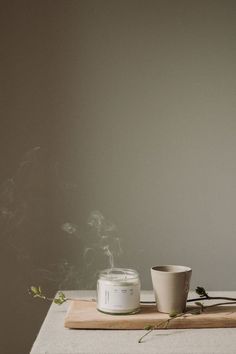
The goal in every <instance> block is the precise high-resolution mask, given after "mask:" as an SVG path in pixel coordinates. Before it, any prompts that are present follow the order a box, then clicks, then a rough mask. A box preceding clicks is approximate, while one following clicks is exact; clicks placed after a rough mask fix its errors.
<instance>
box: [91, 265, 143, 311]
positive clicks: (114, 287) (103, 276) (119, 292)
mask: <svg viewBox="0 0 236 354" xmlns="http://www.w3.org/2000/svg"><path fill="white" fill-rule="evenodd" d="M97 309H98V310H99V311H101V312H105V313H109V314H119V315H121V314H132V313H136V312H138V311H139V309H140V279H139V275H138V273H137V272H136V271H135V270H133V269H125V268H111V269H105V270H103V271H101V272H100V273H99V278H98V281H97Z"/></svg>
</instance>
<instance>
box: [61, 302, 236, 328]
mask: <svg viewBox="0 0 236 354" xmlns="http://www.w3.org/2000/svg"><path fill="white" fill-rule="evenodd" d="M168 318H169V316H168V315H167V314H163V313H160V312H157V311H156V307H155V306H153V305H143V306H141V310H140V312H139V313H137V314H134V315H108V314H104V313H101V312H99V311H98V310H97V309H96V303H95V302H84V301H79V300H76V301H71V303H70V304H69V308H68V311H67V314H66V317H65V322H64V325H65V327H67V328H78V329H144V327H145V326H147V325H157V324H158V323H161V322H162V321H164V320H167V319H168ZM230 327H231V328H233V327H236V306H221V307H218V308H216V307H214V308H209V309H207V310H206V311H205V312H204V313H202V314H200V315H191V314H189V315H186V317H182V318H176V319H174V320H172V321H171V322H170V324H169V327H168V328H175V329H179V328H230Z"/></svg>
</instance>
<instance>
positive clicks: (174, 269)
mask: <svg viewBox="0 0 236 354" xmlns="http://www.w3.org/2000/svg"><path fill="white" fill-rule="evenodd" d="M191 275H192V269H191V268H189V267H185V266H179V265H160V266H155V267H152V268H151V276H152V284H153V290H154V295H155V299H156V304H157V310H158V311H159V312H164V313H171V312H177V313H182V312H184V311H185V308H186V301H187V297H188V292H189V284H190V278H191Z"/></svg>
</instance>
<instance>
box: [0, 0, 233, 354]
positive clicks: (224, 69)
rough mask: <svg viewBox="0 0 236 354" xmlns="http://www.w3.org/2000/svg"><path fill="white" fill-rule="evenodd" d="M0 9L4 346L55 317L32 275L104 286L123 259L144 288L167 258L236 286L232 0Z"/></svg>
mask: <svg viewBox="0 0 236 354" xmlns="http://www.w3.org/2000/svg"><path fill="white" fill-rule="evenodd" d="M0 14H1V15H0V16H1V21H0V23H1V32H0V33H1V56H0V60H1V84H0V89H1V113H0V114H1V129H0V182H1V186H0V227H1V228H0V242H1V247H0V252H1V254H0V265H1V267H0V269H1V271H0V273H1V274H0V275H1V297H2V302H1V304H2V305H3V304H4V306H2V309H1V324H2V327H3V329H4V330H5V331H6V332H7V335H5V336H4V338H3V340H2V342H1V344H0V351H1V353H4V354H8V353H27V352H29V348H30V346H31V344H32V342H33V339H34V337H35V335H36V333H37V330H38V328H39V326H40V324H41V322H42V319H43V317H44V316H45V313H46V310H47V305H46V304H42V303H40V302H36V301H33V300H32V299H31V298H30V297H28V295H27V292H26V289H27V287H28V286H29V285H31V284H36V285H37V284H41V285H42V286H43V287H44V289H46V290H47V292H48V293H49V294H50V295H52V294H54V293H55V291H56V290H57V289H58V288H64V289H69V288H70V289H72V288H79V289H82V288H94V287H95V279H96V275H97V271H98V270H100V269H102V268H105V267H107V266H108V265H109V264H111V263H112V261H114V264H115V266H116V265H117V266H127V267H134V268H136V269H137V270H138V271H139V272H140V275H141V280H142V284H143V288H145V289H148V288H151V281H150V274H149V268H150V266H151V265H155V264H166V263H167V264H183V265H188V266H191V267H192V268H193V277H192V288H194V286H196V285H204V286H206V287H207V288H208V289H215V290H221V289H222V290H232V289H235V288H236V279H235V246H236V241H235V236H236V217H235V212H236V161H235V153H236V118H235V112H236V101H235V96H236V71H235V62H236V21H235V18H236V2H235V1H229V0H228V1H223V0H222V1H209V0H204V1H199V0H198V1H190V0H186V1H184V0H172V1H168V0H165V1H164V0H163V1H160V0H156V1H148V0H145V1H144V0H143V1H138V0H137V1H130V0H126V1H122V0H121V1H120V0H119V1H118V0H116V1H113V0H111V1H108V0H96V1H95V0H94V1H89V0H88V1H85V0H84V1H80V0H77V1H75V0H52V1H49V0H48V1H45V0H38V1H36V0H34V1H11V0H10V1H9V0H5V1H1V11H0ZM5 304H6V306H5ZM9 314H10V315H9ZM13 317H14V321H12V318H13ZM12 333H14V341H13V340H12V339H10V338H12Z"/></svg>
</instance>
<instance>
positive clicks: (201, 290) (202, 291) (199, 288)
mask: <svg viewBox="0 0 236 354" xmlns="http://www.w3.org/2000/svg"><path fill="white" fill-rule="evenodd" d="M195 291H196V293H197V294H198V295H199V296H200V297H204V296H207V292H206V290H205V289H204V288H203V287H202V286H197V287H196V289H195Z"/></svg>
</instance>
